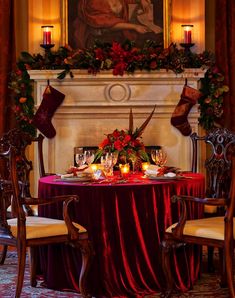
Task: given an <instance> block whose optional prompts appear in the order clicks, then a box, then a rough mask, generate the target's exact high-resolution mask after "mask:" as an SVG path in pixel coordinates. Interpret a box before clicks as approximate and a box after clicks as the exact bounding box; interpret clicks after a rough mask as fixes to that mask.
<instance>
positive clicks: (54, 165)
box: [29, 69, 204, 189]
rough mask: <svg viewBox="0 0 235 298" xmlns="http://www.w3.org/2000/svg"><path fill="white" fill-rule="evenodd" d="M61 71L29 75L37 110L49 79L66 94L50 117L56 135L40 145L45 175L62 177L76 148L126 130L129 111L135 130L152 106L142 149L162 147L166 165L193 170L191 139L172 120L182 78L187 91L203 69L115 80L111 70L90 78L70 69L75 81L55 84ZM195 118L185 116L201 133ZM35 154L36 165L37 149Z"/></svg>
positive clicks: (195, 84) (194, 112)
mask: <svg viewBox="0 0 235 298" xmlns="http://www.w3.org/2000/svg"><path fill="white" fill-rule="evenodd" d="M59 72H60V71H59V70H53V71H52V70H31V71H29V74H30V78H31V79H32V80H33V82H34V93H35V94H34V98H35V105H36V108H37V107H38V106H39V105H40V103H41V100H42V94H43V92H44V90H45V88H46V85H47V80H49V81H50V84H51V85H52V86H53V87H54V88H56V89H57V90H59V91H60V92H62V93H64V94H65V100H64V102H63V104H62V105H61V106H60V107H59V108H58V110H57V111H56V113H55V115H54V117H53V125H54V127H55V129H56V136H55V137H54V138H53V139H45V142H44V159H45V168H46V171H49V172H54V173H63V172H65V170H66V169H67V168H68V167H69V166H70V165H72V164H73V148H74V147H76V146H80V147H82V146H97V145H98V144H99V143H100V142H101V141H102V140H103V138H104V137H105V136H104V135H105V134H107V133H110V132H112V131H113V130H114V129H115V128H118V129H127V128H128V125H129V121H128V119H129V112H130V107H132V112H133V115H134V127H139V126H140V125H141V124H142V123H143V122H144V120H145V119H146V118H147V117H148V115H149V114H150V112H151V111H152V109H153V107H154V106H155V105H156V110H155V113H154V115H153V117H152V119H151V121H150V123H149V124H148V126H147V127H146V129H145V131H144V133H143V136H142V137H143V141H144V143H145V145H161V146H162V147H163V148H164V149H165V151H166V152H167V155H168V162H167V164H168V165H171V166H177V167H180V168H181V169H182V170H190V169H191V157H192V152H191V150H192V149H191V142H190V138H189V137H184V136H183V135H182V134H181V133H180V132H179V131H178V130H177V129H176V128H175V127H173V126H172V125H171V124H170V118H171V115H172V112H173V110H174V108H175V106H176V105H177V103H178V101H179V99H180V94H181V92H182V89H183V86H184V83H185V78H187V83H188V85H189V86H191V87H193V88H198V87H199V80H200V78H202V77H203V76H204V71H203V70H202V69H187V70H186V71H185V72H183V73H181V74H175V73H174V72H172V71H166V70H159V71H153V72H146V71H137V72H135V73H134V74H131V75H124V76H113V75H112V73H111V72H109V71H107V72H102V73H98V74H96V75H91V74H88V73H87V71H86V70H74V71H73V75H74V78H72V79H71V78H70V77H66V78H65V79H64V80H58V79H57V75H58V73H59ZM198 117H199V112H198V106H197V105H196V106H194V107H193V108H192V110H191V111H190V114H189V116H188V120H189V122H190V124H191V127H192V130H193V131H194V132H198V129H199V128H198ZM34 150H35V152H34V158H35V161H36V162H37V154H36V148H35V149H34ZM37 172H38V171H37V169H35V173H37ZM35 175H36V176H37V174H35ZM35 181H37V179H35ZM36 188H37V185H35V189H36Z"/></svg>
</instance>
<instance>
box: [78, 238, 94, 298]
mask: <svg viewBox="0 0 235 298" xmlns="http://www.w3.org/2000/svg"><path fill="white" fill-rule="evenodd" d="M76 246H78V247H79V249H80V251H81V254H82V268H81V272H80V277H79V289H80V292H81V295H82V297H84V298H87V297H91V295H90V294H89V293H88V292H89V290H88V287H87V282H86V280H87V274H88V272H89V268H90V265H91V260H92V257H93V256H94V250H93V246H92V244H91V242H90V241H89V240H88V239H82V240H78V242H77V243H76Z"/></svg>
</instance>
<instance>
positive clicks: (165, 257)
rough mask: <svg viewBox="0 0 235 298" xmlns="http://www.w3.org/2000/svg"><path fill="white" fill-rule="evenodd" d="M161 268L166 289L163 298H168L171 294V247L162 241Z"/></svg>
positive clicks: (167, 242)
mask: <svg viewBox="0 0 235 298" xmlns="http://www.w3.org/2000/svg"><path fill="white" fill-rule="evenodd" d="M161 245H162V266H163V272H164V275H165V278H166V289H165V291H164V292H165V293H164V297H170V296H171V294H172V292H173V277H172V274H171V270H170V254H171V252H172V249H173V248H172V245H171V243H170V242H169V241H167V240H165V241H162V243H161Z"/></svg>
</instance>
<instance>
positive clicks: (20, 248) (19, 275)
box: [15, 243, 26, 298]
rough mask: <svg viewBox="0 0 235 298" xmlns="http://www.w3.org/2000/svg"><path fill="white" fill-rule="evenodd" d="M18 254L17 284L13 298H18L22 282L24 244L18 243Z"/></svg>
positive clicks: (24, 257)
mask: <svg viewBox="0 0 235 298" xmlns="http://www.w3.org/2000/svg"><path fill="white" fill-rule="evenodd" d="M17 254H18V272H17V284H16V290H15V298H19V297H20V295H21V291H22V287H23V282H24V272H25V263H26V245H25V243H19V244H18V246H17Z"/></svg>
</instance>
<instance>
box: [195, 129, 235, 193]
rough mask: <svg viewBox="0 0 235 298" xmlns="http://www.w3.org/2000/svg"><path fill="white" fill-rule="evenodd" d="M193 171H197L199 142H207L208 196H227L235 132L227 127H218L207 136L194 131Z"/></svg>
mask: <svg viewBox="0 0 235 298" xmlns="http://www.w3.org/2000/svg"><path fill="white" fill-rule="evenodd" d="M190 137H191V140H192V145H193V159H192V172H196V171H197V157H198V142H205V143H206V145H207V155H208V156H209V157H207V158H206V160H205V163H204V165H205V168H206V174H207V188H206V196H208V197H212V198H218V197H223V196H225V197H227V196H228V192H229V187H230V182H231V181H230V180H231V179H230V176H231V175H230V171H231V156H232V151H233V147H234V145H235V133H233V132H231V131H229V130H228V129H226V128H216V129H213V130H211V131H210V132H208V134H207V135H205V136H198V135H197V134H196V133H193V134H192V135H191V136H190Z"/></svg>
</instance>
